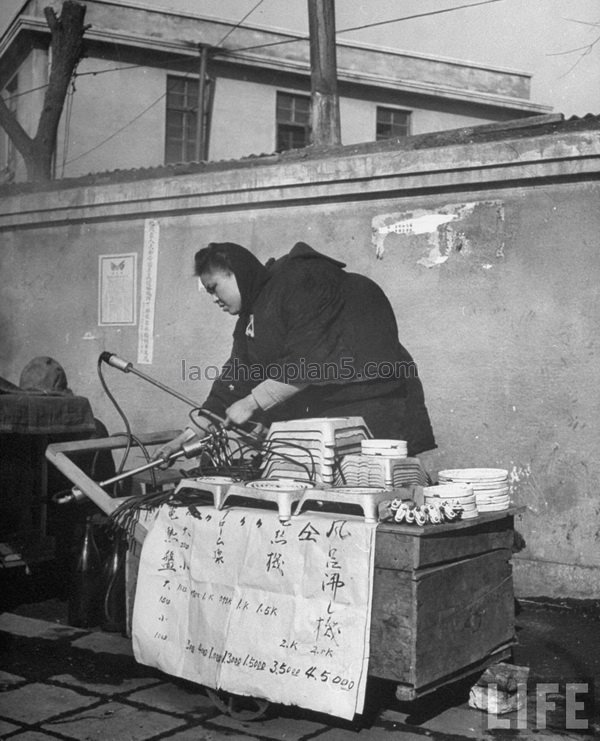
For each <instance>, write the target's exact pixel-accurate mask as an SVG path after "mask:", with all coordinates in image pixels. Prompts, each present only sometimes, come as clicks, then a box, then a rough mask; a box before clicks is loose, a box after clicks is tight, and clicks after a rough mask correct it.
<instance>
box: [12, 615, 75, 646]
mask: <svg viewBox="0 0 600 741" xmlns="http://www.w3.org/2000/svg"><path fill="white" fill-rule="evenodd" d="M0 630H3V631H5V632H6V633H12V634H13V635H16V636H25V637H26V638H47V639H50V640H58V639H59V638H68V637H70V636H75V635H78V634H80V633H81V629H80V628H73V627H71V626H70V625H60V624H59V623H49V622H48V621H47V620H36V619H35V618H28V617H23V616H22V615H15V614H13V613H12V612H3V613H0Z"/></svg>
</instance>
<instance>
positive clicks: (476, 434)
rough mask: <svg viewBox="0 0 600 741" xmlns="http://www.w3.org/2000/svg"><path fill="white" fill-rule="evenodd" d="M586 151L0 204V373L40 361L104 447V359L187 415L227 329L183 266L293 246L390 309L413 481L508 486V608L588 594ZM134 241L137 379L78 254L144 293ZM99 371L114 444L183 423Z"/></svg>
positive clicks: (590, 376)
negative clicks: (407, 372) (411, 369)
mask: <svg viewBox="0 0 600 741" xmlns="http://www.w3.org/2000/svg"><path fill="white" fill-rule="evenodd" d="M599 154H600V133H599V132H598V131H597V130H588V131H583V132H580V133H577V132H572V133H569V132H568V131H564V132H558V133H556V134H553V135H545V136H538V137H533V138H514V139H509V140H505V141H501V142H495V143H494V142H490V143H482V144H478V145H475V144H472V145H464V146H453V147H441V148H438V149H430V150H419V151H402V150H400V149H393V148H390V149H389V150H387V151H384V152H379V153H376V154H368V153H354V154H353V153H351V152H349V151H344V152H342V154H341V155H340V156H339V157H329V158H326V159H320V160H319V159H311V158H310V157H307V158H305V159H303V160H301V161H294V160H292V159H288V160H286V159H285V158H283V161H282V163H281V164H277V165H269V166H267V165H262V166H261V165H259V164H257V166H255V167H252V168H249V169H238V170H221V171H219V172H214V173H212V174H211V173H205V174H201V175H187V176H180V177H173V178H168V179H163V180H148V181H141V182H137V183H129V184H114V185H106V186H97V187H81V188H74V189H72V190H64V191H56V192H50V191H49V192H43V193H38V194H31V195H21V196H16V195H15V196H14V197H5V198H4V199H2V200H1V201H0V240H1V248H0V271H1V274H2V278H3V284H4V285H3V290H2V296H1V298H0V348H1V352H2V357H1V358H0V375H2V376H4V377H6V378H8V379H9V380H12V381H17V380H18V376H19V373H20V371H21V369H22V368H23V366H24V365H25V364H26V363H27V362H28V361H29V360H30V359H31V358H32V357H33V356H35V355H43V354H48V355H52V356H54V357H56V358H57V359H58V360H59V361H60V362H61V363H62V364H63V365H64V366H65V369H66V371H67V375H68V377H69V380H70V384H71V386H72V388H73V389H74V390H75V391H76V392H77V393H79V394H82V395H85V396H88V397H89V398H90V400H91V402H92V405H93V407H94V409H95V411H96V413H97V415H98V416H99V417H100V418H101V419H103V421H104V422H105V423H106V424H107V426H108V428H109V430H110V431H111V432H116V431H119V430H121V429H122V422H121V420H120V419H119V417H118V416H117V414H116V412H115V411H114V410H113V408H112V407H111V405H110V403H109V402H108V400H107V399H106V398H105V396H104V395H103V392H102V390H101V387H100V384H99V382H98V379H97V376H96V360H97V357H98V355H99V353H100V352H102V351H103V350H109V351H112V352H115V353H117V354H119V355H121V356H122V357H124V358H126V359H128V360H131V361H133V362H134V363H135V364H136V366H137V367H138V368H139V369H140V370H142V371H144V372H146V373H148V374H149V375H151V376H153V377H155V378H157V379H159V380H161V381H162V382H164V383H166V384H168V385H171V386H173V387H175V388H176V389H177V390H178V391H180V392H181V393H183V394H185V395H186V396H190V397H193V398H195V399H198V400H200V401H201V400H202V399H203V397H204V394H205V393H206V391H207V389H208V386H209V382H208V381H207V380H198V378H197V376H198V372H199V370H198V369H202V370H203V372H205V373H206V374H208V375H210V374H211V368H212V367H213V366H218V365H219V364H220V363H221V362H222V361H223V360H224V359H225V358H226V356H227V353H228V350H229V347H230V335H231V332H232V329H233V320H232V318H231V317H229V316H225V315H221V314H220V313H219V312H218V311H216V310H215V308H214V306H212V303H211V301H210V299H209V298H208V296H206V295H204V294H201V293H199V292H198V290H197V286H196V281H195V280H194V279H193V278H192V277H191V276H192V257H193V254H194V251H195V250H196V249H197V248H199V247H201V246H203V245H205V244H206V243H207V242H209V241H211V240H230V241H236V242H240V243H241V244H244V245H246V246H248V247H249V248H250V249H252V250H253V251H254V252H255V253H256V254H257V255H258V256H259V257H260V258H261V259H263V260H264V259H266V258H268V257H270V256H272V255H273V256H278V255H281V254H282V253H284V252H285V251H287V250H288V249H289V248H290V247H291V246H292V245H293V244H294V242H296V241H297V240H304V241H306V242H308V243H309V244H311V245H313V246H314V247H315V248H317V249H320V250H323V251H325V252H327V253H328V254H330V255H332V256H334V257H337V258H340V259H343V260H344V261H346V262H347V264H348V267H349V269H351V270H353V271H358V272H362V273H365V274H367V275H369V276H371V277H372V278H374V279H375V280H376V281H377V282H379V283H380V284H381V285H382V287H383V288H384V289H385V291H386V292H387V294H388V295H389V296H390V298H391V300H392V303H393V305H394V309H395V311H396V314H397V317H398V322H399V328H400V337H401V340H402V342H403V343H404V344H405V345H406V346H407V347H408V348H409V350H410V351H411V352H412V353H413V355H414V357H415V359H416V360H417V362H418V364H419V368H420V372H421V377H422V379H423V383H424V387H425V392H426V396H427V400H428V405H429V409H430V412H431V417H432V421H433V425H434V429H435V432H436V436H437V440H438V445H439V448H438V450H437V451H436V452H435V453H433V454H428V455H427V456H426V457H425V458H426V462H427V465H428V466H429V468H430V469H431V471H432V473H433V474H435V473H436V472H437V471H438V470H440V469H441V468H449V467H450V468H454V467H463V466H476V467H480V466H482V467H488V466H492V467H495V466H499V467H503V468H507V469H508V470H509V471H510V475H511V483H512V495H513V500H514V502H515V503H517V504H519V505H522V506H523V507H524V508H525V510H524V512H523V514H522V515H520V516H519V517H518V518H517V520H518V522H517V525H518V529H519V531H520V532H521V534H522V535H523V537H524V538H525V541H526V544H527V545H526V548H525V549H524V550H522V551H521V552H520V553H518V554H517V555H516V558H515V574H516V585H517V591H518V593H519V594H520V595H522V596H533V595H547V596H553V597H558V596H562V597H578V598H600V548H599V543H600V526H599V522H600V519H599V515H600V500H599V499H598V488H599V474H600V460H599V458H598V455H597V447H598V440H599V432H600V402H599V395H598V391H597V389H598V386H599V384H600V344H599V342H598V336H599V329H600V298H599V295H598V291H597V285H598V283H599V282H600V263H599V262H598V259H597V254H598V234H599V233H600V215H599V212H598V208H597V204H598V198H599V196H600V185H599V184H598V181H597V176H598V162H599V157H598V155H599ZM149 225H152V226H153V228H154V229H158V234H156V233H155V238H156V241H155V242H154V244H155V246H156V245H157V247H158V270H157V288H156V296H155V322H154V332H153V341H154V351H153V357H152V362H151V363H150V364H138V348H139V340H140V336H139V335H140V332H139V330H140V326H139V322H138V324H137V325H135V326H116V327H105V326H99V325H98V281H99V277H98V256H99V255H104V254H109V255H114V256H117V255H121V254H123V253H131V252H133V253H136V254H137V256H138V263H137V280H138V296H139V297H144V296H145V295H146V294H145V292H144V285H142V282H141V281H142V278H141V273H142V267H143V263H144V260H143V249H144V243H145V241H146V243H147V244H149V238H148V236H146V237H145V233H146V234H148V233H147V232H145V228H147V227H148V226H149ZM184 362H185V369H184V366H183V363H184ZM192 366H193V367H194V369H193V371H192V372H191V373H190V370H191V367H192ZM105 374H106V376H107V379H108V383H109V386H110V388H111V390H112V391H113V393H114V394H115V395H116V397H117V399H118V400H119V401H120V402H121V403H122V405H123V407H124V409H125V411H126V413H127V414H128V416H129V417H130V419H131V422H132V427H133V429H134V430H135V431H137V432H142V431H149V430H157V429H167V428H169V427H179V426H183V425H184V424H185V423H186V421H187V408H186V407H185V405H183V404H182V403H180V402H177V401H174V400H173V399H171V398H170V397H168V396H166V395H165V394H163V393H162V392H160V391H157V390H156V389H154V388H153V387H152V386H149V385H148V384H145V383H144V382H143V381H141V380H139V379H136V378H135V377H133V376H131V375H125V374H123V373H120V372H119V371H117V370H115V369H112V368H105Z"/></svg>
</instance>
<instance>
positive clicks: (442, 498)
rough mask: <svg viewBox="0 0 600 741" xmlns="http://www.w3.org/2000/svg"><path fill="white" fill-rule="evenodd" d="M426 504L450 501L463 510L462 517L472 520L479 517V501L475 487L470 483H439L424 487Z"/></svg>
mask: <svg viewBox="0 0 600 741" xmlns="http://www.w3.org/2000/svg"><path fill="white" fill-rule="evenodd" d="M423 498H424V500H425V504H437V505H439V504H441V503H442V502H448V503H449V504H451V505H453V506H455V505H458V507H459V508H460V510H461V515H460V517H461V519H462V520H470V519H472V518H473V517H477V515H478V514H479V512H478V511H477V503H476V500H475V492H474V491H473V487H472V486H469V485H468V484H438V485H437V486H425V487H423Z"/></svg>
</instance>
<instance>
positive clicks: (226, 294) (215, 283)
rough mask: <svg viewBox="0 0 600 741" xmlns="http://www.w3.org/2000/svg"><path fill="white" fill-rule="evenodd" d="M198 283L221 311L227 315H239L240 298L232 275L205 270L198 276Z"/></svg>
mask: <svg viewBox="0 0 600 741" xmlns="http://www.w3.org/2000/svg"><path fill="white" fill-rule="evenodd" d="M200 283H201V284H202V285H203V286H204V288H205V289H206V291H207V293H209V294H210V295H211V296H212V297H213V301H214V302H215V303H216V304H217V306H219V307H220V308H221V309H223V311H226V312H227V313H229V314H239V313H240V310H241V308H242V296H241V294H240V289H239V288H238V284H237V280H236V277H235V275H234V274H233V273H229V272H227V271H225V270H207V271H206V272H204V273H202V275H201V276H200ZM198 287H199V286H198Z"/></svg>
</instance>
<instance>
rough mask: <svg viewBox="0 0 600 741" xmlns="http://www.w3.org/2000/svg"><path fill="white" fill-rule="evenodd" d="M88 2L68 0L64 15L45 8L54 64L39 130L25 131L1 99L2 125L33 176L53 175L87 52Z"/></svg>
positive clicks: (0, 121)
mask: <svg viewBox="0 0 600 741" xmlns="http://www.w3.org/2000/svg"><path fill="white" fill-rule="evenodd" d="M85 11H86V8H85V5H82V4H81V3H78V2H76V0H64V2H63V4H62V8H61V13H60V17H57V15H56V13H55V12H54V10H53V9H52V8H50V7H47V8H44V15H45V17H46V22H47V23H48V27H49V28H50V32H51V41H50V44H51V48H52V66H51V69H50V77H49V80H48V86H47V88H46V93H45V95H44V103H43V107H42V111H41V113H40V117H39V120H38V126H37V131H36V134H35V136H34V137H33V138H31V137H29V135H28V134H27V133H26V132H25V130H24V129H23V127H22V126H21V125H20V124H19V122H18V121H17V119H16V116H15V115H14V114H13V113H12V112H11V111H10V110H9V108H8V106H7V105H6V103H5V101H4V100H2V101H1V102H0V125H1V126H2V128H3V129H4V130H5V131H6V133H7V134H8V136H9V137H10V139H11V141H12V142H13V144H14V145H15V147H16V148H17V149H18V150H19V152H20V153H21V155H22V156H23V160H24V161H25V167H26V168H27V177H28V179H29V180H50V179H51V178H52V157H53V153H54V147H55V142H56V132H57V131H58V125H59V123H60V117H61V115H62V110H63V106H64V102H65V97H66V95H67V90H68V88H69V83H70V81H71V78H72V76H73V72H74V70H75V68H76V67H77V63H78V61H79V59H80V58H81V55H82V53H83V36H84V34H85V31H86V30H87V28H89V26H84V23H83V21H84V18H85Z"/></svg>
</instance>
